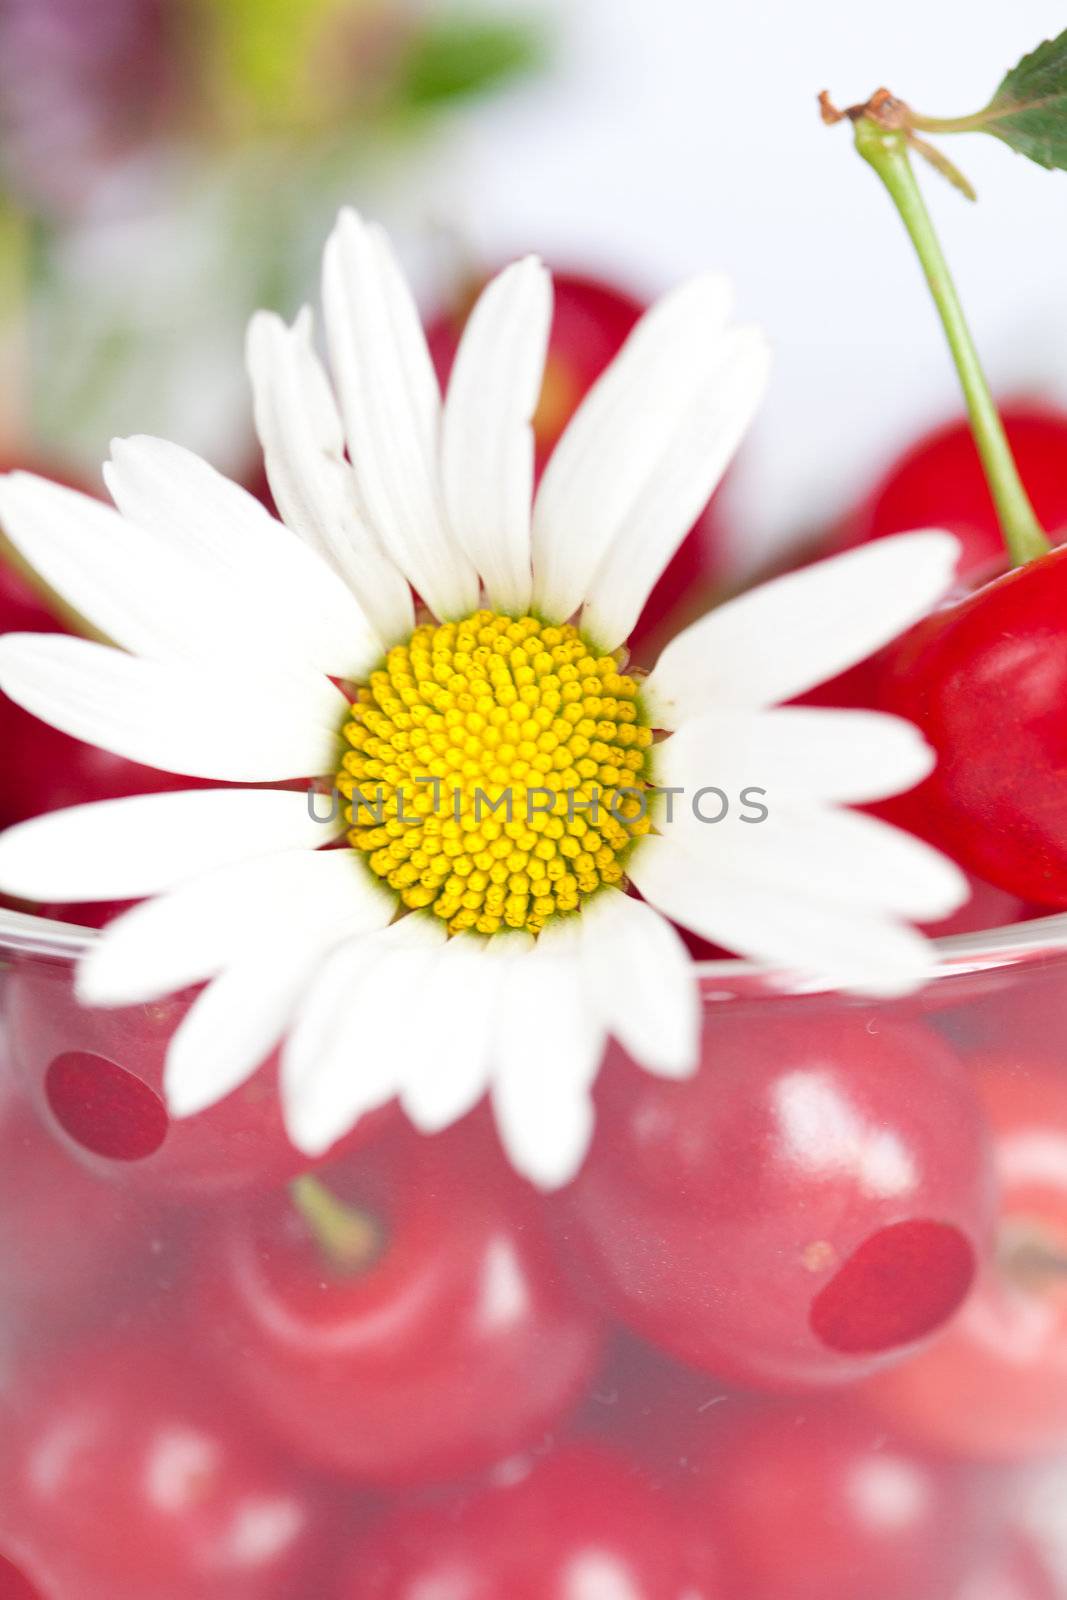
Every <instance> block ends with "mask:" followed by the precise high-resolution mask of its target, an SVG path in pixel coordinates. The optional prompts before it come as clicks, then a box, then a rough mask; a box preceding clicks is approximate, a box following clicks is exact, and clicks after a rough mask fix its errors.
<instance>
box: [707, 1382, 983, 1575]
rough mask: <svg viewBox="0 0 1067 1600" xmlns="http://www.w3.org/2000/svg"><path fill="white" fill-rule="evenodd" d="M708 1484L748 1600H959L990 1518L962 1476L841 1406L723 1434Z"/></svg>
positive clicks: (785, 1413) (717, 1435) (732, 1568)
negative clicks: (954, 1598)
mask: <svg viewBox="0 0 1067 1600" xmlns="http://www.w3.org/2000/svg"><path fill="white" fill-rule="evenodd" d="M699 1485H700V1487H699V1489H698V1495H699V1499H700V1504H701V1505H702V1507H703V1510H704V1513H705V1515H706V1517H707V1519H708V1531H709V1534H710V1536H711V1539H712V1541H713V1543H714V1544H715V1546H716V1548H717V1550H718V1552H719V1556H720V1560H721V1562H722V1567H723V1574H724V1578H725V1583H726V1588H727V1590H728V1592H729V1593H730V1594H731V1595H737V1596H738V1597H739V1600H740V1597H743V1600H920V1596H921V1597H922V1600H949V1596H950V1595H953V1594H954V1592H955V1589H956V1584H957V1583H958V1581H959V1579H960V1577H961V1576H962V1574H963V1572H964V1571H965V1570H966V1568H967V1567H968V1566H970V1564H971V1563H972V1562H973V1561H974V1551H975V1546H976V1543H978V1541H979V1539H980V1536H981V1530H982V1512H983V1511H984V1509H985V1508H984V1505H983V1504H982V1501H981V1500H980V1499H979V1497H978V1495H977V1494H976V1492H975V1488H974V1486H973V1485H972V1484H971V1483H970V1482H969V1481H968V1480H967V1479H965V1478H964V1477H963V1476H962V1475H961V1474H960V1472H959V1471H958V1470H954V1469H952V1468H950V1467H947V1466H946V1465H945V1464H943V1463H937V1462H935V1461H932V1460H926V1459H923V1458H922V1457H919V1456H916V1455H915V1454H914V1453H913V1452H910V1451H908V1450H906V1449H903V1448H901V1447H899V1446H898V1445H896V1444H895V1443H893V1442H892V1441H890V1440H888V1439H887V1437H886V1435H885V1432H884V1430H883V1429H880V1428H878V1427H876V1426H875V1425H873V1424H872V1423H871V1422H869V1421H865V1420H864V1419H862V1418H858V1417H856V1416H855V1415H854V1414H853V1413H852V1412H851V1411H849V1410H845V1409H842V1408H840V1407H838V1406H835V1405H830V1406H820V1407H819V1408H817V1409H811V1410H804V1411H801V1412H796V1411H794V1410H792V1409H791V1408H790V1409H787V1410H783V1409H781V1408H778V1407H773V1408H760V1409H759V1410H756V1411H754V1412H751V1413H749V1414H748V1415H747V1416H733V1417H731V1418H730V1419H728V1421H727V1422H726V1424H725V1425H723V1426H720V1427H716V1426H714V1425H713V1427H712V1429H711V1431H710V1434H709V1463H708V1470H707V1471H706V1472H705V1473H704V1474H702V1476H701V1477H700V1479H699Z"/></svg>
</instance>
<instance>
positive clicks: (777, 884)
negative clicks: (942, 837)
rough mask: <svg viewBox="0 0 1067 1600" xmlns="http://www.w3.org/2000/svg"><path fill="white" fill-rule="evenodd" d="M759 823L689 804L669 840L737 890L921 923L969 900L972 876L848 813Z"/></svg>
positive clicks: (669, 829)
mask: <svg viewBox="0 0 1067 1600" xmlns="http://www.w3.org/2000/svg"><path fill="white" fill-rule="evenodd" d="M767 805H768V811H769V815H768V816H767V817H766V818H765V819H764V820H763V821H762V822H759V823H745V822H743V821H741V820H740V819H739V818H738V817H734V816H733V815H729V814H728V815H727V816H726V817H725V818H723V820H722V821H721V822H715V821H709V820H705V819H708V818H714V817H717V816H718V815H719V813H720V810H721V805H720V804H719V803H718V801H716V800H712V801H711V802H710V804H709V805H705V802H703V801H702V802H701V807H700V814H698V811H697V809H696V808H694V807H693V805H692V804H689V803H687V797H684V796H683V797H680V798H679V800H678V802H677V803H676V805H675V808H674V819H673V821H672V822H670V823H668V822H666V821H665V820H660V822H659V823H658V827H659V830H660V832H661V833H662V834H663V835H664V836H665V837H666V838H668V839H670V841H671V842H672V844H674V845H676V846H677V847H678V848H679V849H682V850H685V851H687V852H688V853H689V854H690V855H692V856H693V857H695V858H696V859H698V860H699V861H700V862H701V863H702V864H703V865H704V866H705V867H707V868H709V869H712V870H715V871H717V872H720V873H721V874H722V875H723V877H724V878H727V879H730V880H731V881H733V882H735V883H751V884H758V885H762V886H763V887H765V888H767V889H778V890H779V891H780V892H781V893H782V894H794V895H796V896H798V897H799V898H802V899H811V900H823V901H826V902H828V903H833V904H835V905H842V906H851V907H855V908H856V909H857V910H859V911H872V912H878V913H882V912H887V913H889V914H891V915H893V916H898V917H903V918H906V919H907V920H908V921H911V922H926V921H931V920H933V919H935V918H939V917H946V916H948V915H949V914H950V913H951V912H953V911H955V910H956V909H957V908H958V907H959V906H961V905H963V903H964V902H965V901H966V899H967V898H968V895H969V893H970V890H969V887H968V884H967V879H966V877H965V875H964V874H963V873H962V872H961V871H960V869H959V868H958V867H957V866H956V864H955V862H953V861H950V860H949V858H948V857H947V856H944V855H942V854H941V852H940V851H939V850H935V849H934V848H933V846H932V845H929V844H927V843H926V842H925V841H924V840H922V839H918V838H916V837H915V836H914V834H910V833H904V832H902V831H901V830H900V829H899V828H892V827H890V826H889V824H888V823H886V822H881V821H879V820H878V819H877V818H876V817H868V816H865V815H864V814H863V813H862V812H859V811H849V810H846V809H844V808H842V807H835V806H820V805H816V804H811V805H808V806H799V805H796V806H774V805H773V804H772V803H771V797H770V796H768V801H767Z"/></svg>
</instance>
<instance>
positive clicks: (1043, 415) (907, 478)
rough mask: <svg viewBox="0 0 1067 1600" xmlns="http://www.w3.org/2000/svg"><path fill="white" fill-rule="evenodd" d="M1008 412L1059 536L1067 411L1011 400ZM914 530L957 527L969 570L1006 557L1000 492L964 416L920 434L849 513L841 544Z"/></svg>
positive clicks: (1064, 526) (1030, 485)
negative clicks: (996, 495)
mask: <svg viewBox="0 0 1067 1600" xmlns="http://www.w3.org/2000/svg"><path fill="white" fill-rule="evenodd" d="M1001 416H1002V417H1003V420H1004V426H1005V429H1006V431H1007V435H1008V441H1009V443H1010V444H1011V448H1012V451H1013V453H1014V456H1015V460H1016V462H1017V464H1018V467H1019V472H1020V474H1021V476H1022V480H1023V482H1024V483H1025V484H1026V488H1027V492H1028V494H1029V495H1030V498H1031V500H1032V502H1033V505H1034V508H1035V510H1036V512H1037V516H1038V520H1039V521H1040V522H1041V524H1042V526H1043V527H1044V528H1046V529H1047V530H1048V531H1049V533H1050V534H1051V536H1052V538H1053V539H1054V540H1055V541H1056V542H1058V535H1060V534H1061V533H1062V532H1064V531H1065V530H1067V471H1065V470H1064V467H1065V463H1067V416H1065V415H1064V414H1063V413H1062V412H1059V411H1054V410H1052V409H1051V408H1049V407H1040V406H1032V405H1022V404H1014V405H1006V406H1004V407H1003V408H1002V411H1001ZM913 528H947V529H948V530H949V532H950V533H954V534H955V535H956V536H957V538H958V539H959V540H960V541H961V543H962V544H963V555H962V557H961V560H960V572H961V573H963V574H965V575H967V574H970V573H972V572H978V571H980V570H981V569H982V568H984V567H985V566H987V565H988V564H989V563H991V562H995V561H998V560H1000V559H1002V558H1003V554H1004V545H1003V540H1002V537H1001V532H1000V524H999V522H998V520H997V514H996V509H995V507H994V505H993V497H992V495H991V494H990V492H989V486H988V484H987V483H986V479H985V473H984V472H983V471H982V465H981V462H980V461H979V458H978V451H977V449H976V447H975V443H974V437H973V435H972V433H971V428H970V424H969V423H968V422H967V421H966V419H964V418H961V419H960V420H958V421H955V422H949V423H946V424H945V425H944V426H943V427H940V428H937V429H935V430H934V431H933V432H932V433H929V434H927V435H926V436H925V437H924V438H922V439H919V440H918V441H917V442H916V443H915V444H914V445H912V446H911V448H910V449H909V450H906V451H905V452H904V454H903V455H902V456H901V457H900V458H899V460H897V461H896V462H894V464H893V466H892V467H890V469H889V471H888V472H887V473H886V475H885V477H884V478H883V479H882V481H881V482H880V483H879V484H878V486H877V488H875V490H874V491H873V493H872V494H871V495H870V496H869V497H868V499H867V500H865V501H864V503H863V505H862V506H860V507H859V509H858V510H857V511H856V512H854V514H853V515H852V517H851V518H850V519H849V522H848V524H847V525H846V528H845V530H844V533H843V536H842V537H841V539H840V546H839V547H840V548H842V549H849V548H851V547H852V546H853V545H857V544H866V543H867V541H868V540H870V539H881V538H884V537H885V536H886V535H887V534H893V533H908V532H910V531H911V530H912V529H913Z"/></svg>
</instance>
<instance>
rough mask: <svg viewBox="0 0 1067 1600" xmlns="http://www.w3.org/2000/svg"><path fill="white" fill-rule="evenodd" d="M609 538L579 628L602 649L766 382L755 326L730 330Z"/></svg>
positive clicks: (620, 628)
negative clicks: (609, 540)
mask: <svg viewBox="0 0 1067 1600" xmlns="http://www.w3.org/2000/svg"><path fill="white" fill-rule="evenodd" d="M704 361H705V366H706V371H705V374H704V377H703V381H702V382H701V385H700V387H699V388H698V389H697V390H696V392H695V393H694V394H692V395H691V396H690V397H689V402H688V407H687V409H686V411H685V412H684V413H683V414H679V416H678V417H677V418H676V420H675V424H674V430H673V432H672V433H671V434H670V436H668V437H666V438H664V439H663V440H662V441H661V447H660V454H659V457H658V458H657V459H656V460H655V461H650V462H649V463H648V464H647V465H648V475H647V477H646V479H645V482H644V483H643V484H642V485H641V486H640V488H639V489H638V491H637V493H636V495H635V497H634V500H633V503H632V504H631V506H630V508H629V510H628V511H627V513H626V515H625V516H624V518H623V519H622V521H621V522H620V523H619V526H618V528H617V530H616V532H615V535H614V538H613V539H612V542H611V546H610V548H609V549H608V551H607V553H606V554H605V556H604V559H603V561H602V562H601V563H600V566H599V567H598V568H597V570H596V573H595V574H594V576H593V578H592V580H591V582H590V585H589V588H588V590H587V600H586V605H585V609H584V610H583V612H582V626H583V628H584V629H585V631H586V633H588V634H589V636H590V637H591V638H593V639H595V640H596V641H597V644H598V646H599V647H600V648H601V649H602V650H615V649H617V648H618V646H619V645H620V644H622V643H623V642H624V641H625V640H626V639H627V638H629V636H630V633H631V631H632V629H633V626H634V623H635V622H636V621H637V619H638V617H639V616H640V614H641V612H642V610H643V609H644V606H645V602H646V601H647V599H648V597H649V594H650V593H651V592H652V587H653V585H654V584H655V582H656V580H657V579H658V577H659V576H660V573H661V572H662V571H663V569H664V567H665V566H666V565H667V563H668V561H669V560H670V559H671V557H672V556H673V555H674V552H675V551H676V550H677V549H678V546H679V545H680V544H681V542H682V540H683V539H684V538H685V536H686V534H687V533H688V531H689V529H690V528H691V527H692V525H693V523H694V522H695V521H696V519H697V517H698V516H699V515H700V513H701V511H702V510H703V508H704V507H705V505H706V504H707V503H708V500H709V499H710V498H711V496H712V494H713V492H714V491H715V489H716V488H717V487H718V484H719V480H720V479H721V478H722V475H723V473H724V472H725V471H726V468H727V467H728V466H729V464H730V462H731V460H732V459H733V455H734V452H735V451H736V449H737V447H738V445H739V444H740V443H741V440H742V439H743V438H744V435H745V433H746V432H747V431H748V426H749V423H750V422H751V421H752V418H753V416H754V414H755V411H756V407H757V406H758V405H759V402H760V400H761V399H762V397H763V392H764V390H765V389H766V387H767V375H768V372H769V370H770V351H769V349H768V346H767V342H766V339H765V338H764V335H763V334H762V332H761V331H760V330H759V329H758V328H733V329H731V330H730V331H729V332H728V333H726V334H725V335H724V336H723V338H722V340H721V342H720V344H719V345H718V347H717V348H716V349H714V350H712V351H709V352H707V353H706V354H705V356H704Z"/></svg>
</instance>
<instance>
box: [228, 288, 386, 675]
mask: <svg viewBox="0 0 1067 1600" xmlns="http://www.w3.org/2000/svg"><path fill="white" fill-rule="evenodd" d="M247 358H248V372H249V376H250V378H251V380H252V396H253V401H254V404H255V414H256V431H257V432H258V434H259V439H260V443H261V444H262V446H263V456H264V461H265V464H266V468H267V478H268V481H269V483H270V487H271V493H272V494H273V495H274V500H275V503H276V505H277V507H278V510H279V511H280V512H281V514H282V516H283V518H284V519H285V521H286V523H287V524H288V525H289V527H290V528H292V529H293V531H294V532H295V533H298V534H299V535H300V537H301V538H302V539H305V540H306V541H307V543H308V544H309V545H311V547H312V548H313V549H315V550H318V551H319V553H320V554H321V555H324V556H325V557H326V558H327V560H328V561H329V562H330V563H331V564H332V565H333V566H334V567H336V569H337V571H338V572H339V573H340V574H341V576H342V577H343V578H344V579H345V581H346V583H347V584H348V585H349V587H350V589H351V590H352V592H353V594H354V595H355V597H356V599H357V600H358V601H359V603H360V605H361V607H362V608H363V610H364V612H365V613H366V615H367V617H368V619H369V621H370V623H371V625H372V627H373V629H374V631H375V633H376V634H377V635H378V637H379V638H380V639H381V640H382V641H383V642H384V643H385V644H386V645H393V644H397V643H399V642H400V641H401V640H403V639H404V638H406V637H407V635H408V634H410V633H411V631H412V629H413V628H414V626H415V607H414V603H413V601H412V596H411V589H410V587H409V586H408V582H407V579H406V578H405V577H404V576H403V575H402V574H401V573H400V572H398V571H397V569H396V567H395V566H394V565H393V563H392V562H391V561H390V559H389V557H388V556H387V555H386V553H385V551H384V550H383V549H382V547H381V544H380V543H379V541H378V537H377V535H376V534H375V533H374V532H373V530H372V529H371V528H370V527H368V525H367V523H366V521H365V520H364V518H363V515H362V512H361V510H360V506H359V496H358V494H357V491H356V477H355V473H354V472H353V470H352V467H351V465H350V463H349V462H348V461H346V459H345V442H344V431H343V429H342V427H341V419H340V417H339V415H338V413H337V405H336V403H335V401H334V397H333V392H332V390H331V388H330V384H329V380H328V378H327V376H326V373H325V370H324V369H323V366H322V363H321V362H320V361H319V358H318V356H317V355H316V354H315V351H314V348H313V346H312V343H311V313H310V311H306V310H305V312H303V313H302V314H301V316H300V317H299V318H298V319H297V321H296V323H295V324H294V325H293V327H291V328H287V327H286V325H285V323H284V322H283V321H282V319H281V318H280V317H278V316H275V315H274V313H273V312H270V311H257V313H256V315H255V316H254V317H253V318H252V321H251V322H250V324H249V327H248V341H247Z"/></svg>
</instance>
